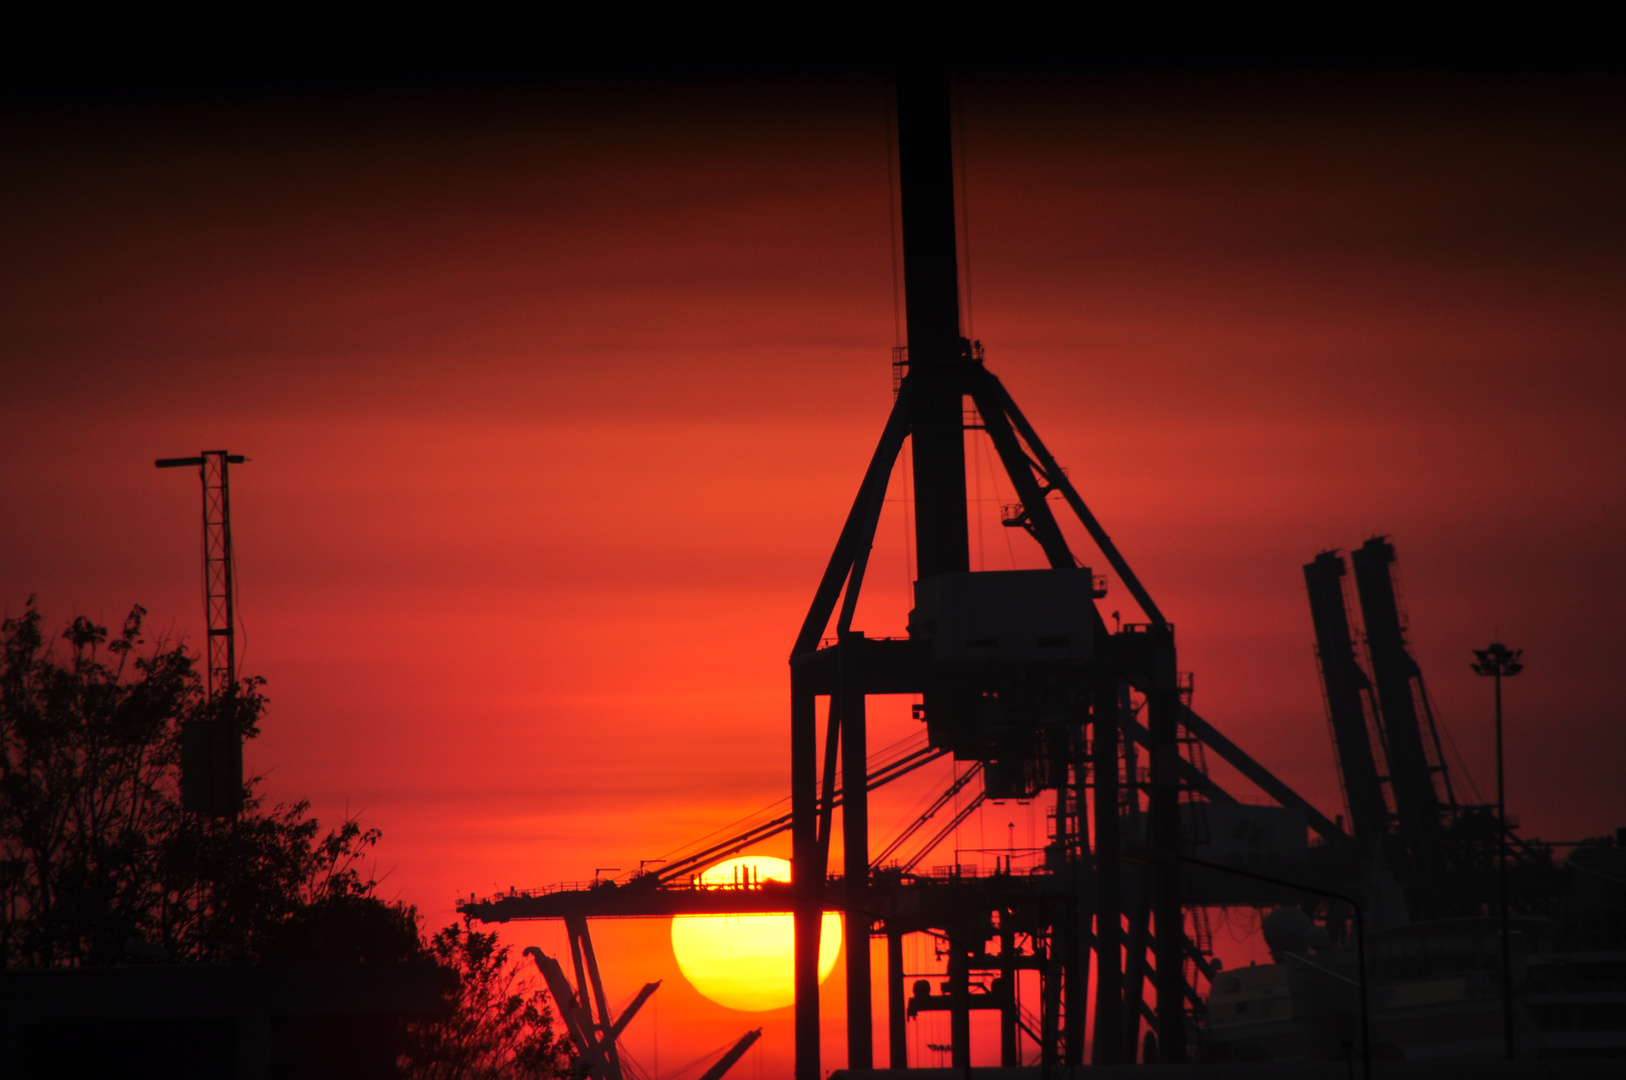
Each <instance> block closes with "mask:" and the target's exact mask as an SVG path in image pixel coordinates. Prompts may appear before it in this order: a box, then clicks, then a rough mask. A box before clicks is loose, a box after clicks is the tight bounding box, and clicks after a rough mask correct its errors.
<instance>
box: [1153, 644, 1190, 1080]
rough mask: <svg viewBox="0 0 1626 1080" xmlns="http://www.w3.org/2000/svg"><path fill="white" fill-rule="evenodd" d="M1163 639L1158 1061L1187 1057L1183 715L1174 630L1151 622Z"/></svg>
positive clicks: (1157, 757)
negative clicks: (1182, 873) (1182, 865)
mask: <svg viewBox="0 0 1626 1080" xmlns="http://www.w3.org/2000/svg"><path fill="white" fill-rule="evenodd" d="M1154 631H1155V632H1157V633H1159V635H1160V637H1161V638H1162V640H1161V641H1160V642H1158V645H1157V648H1156V649H1155V650H1154V652H1153V659H1152V680H1151V687H1150V689H1149V691H1148V693H1147V695H1146V707H1147V713H1148V717H1147V719H1148V723H1147V727H1148V729H1149V731H1150V734H1151V743H1152V745H1151V752H1152V753H1151V757H1152V798H1151V806H1150V808H1149V812H1148V817H1149V819H1150V820H1149V821H1148V822H1147V824H1148V825H1149V826H1150V828H1151V844H1150V847H1151V855H1152V867H1151V879H1152V880H1151V886H1152V922H1153V928H1152V934H1153V946H1152V949H1153V967H1154V968H1155V969H1156V977H1157V982H1156V987H1157V1045H1158V1061H1159V1063H1170V1064H1179V1063H1181V1062H1183V1061H1185V1059H1186V1054H1185V1049H1186V1045H1185V1044H1186V1024H1185V1015H1186V1002H1185V981H1186V980H1185V955H1184V948H1183V946H1184V944H1185V940H1186V929H1185V913H1184V911H1183V910H1182V908H1181V906H1180V862H1179V857H1180V772H1179V767H1180V745H1179V741H1178V736H1179V729H1178V725H1179V722H1180V717H1181V715H1182V708H1181V704H1180V694H1179V690H1178V688H1177V685H1176V679H1175V659H1174V633H1173V630H1172V628H1171V627H1169V626H1168V625H1166V624H1165V625H1164V626H1162V627H1157V628H1154Z"/></svg>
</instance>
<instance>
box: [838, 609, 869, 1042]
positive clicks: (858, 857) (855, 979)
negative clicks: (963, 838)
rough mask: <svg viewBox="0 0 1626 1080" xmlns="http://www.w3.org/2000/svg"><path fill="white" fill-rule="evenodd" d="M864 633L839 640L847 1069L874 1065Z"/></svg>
mask: <svg viewBox="0 0 1626 1080" xmlns="http://www.w3.org/2000/svg"><path fill="white" fill-rule="evenodd" d="M862 641H863V634H861V633H856V632H852V631H848V632H846V633H844V634H842V635H841V641H840V645H839V648H840V649H841V655H840V657H839V658H838V664H839V666H838V670H839V672H840V674H839V678H840V682H841V686H840V695H841V776H842V781H841V843H842V876H843V878H844V879H845V881H844V883H845V885H846V893H847V911H846V914H845V916H844V917H843V919H842V926H843V928H844V929H845V931H846V939H847V940H846V949H847V1067H848V1068H849V1069H870V1068H873V1067H874V1065H875V1033H874V1020H873V1018H872V1014H871V1006H870V985H869V979H870V964H869V928H870V917H869V914H868V912H869V774H868V769H869V765H868V740H867V737H866V735H865V722H864V713H865V703H864V688H863V682H862V677H861V673H860V672H858V671H856V670H855V668H857V667H858V665H859V663H860V661H859V654H858V651H857V650H859V649H861V648H862V647H863V645H862Z"/></svg>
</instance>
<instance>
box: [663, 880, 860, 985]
mask: <svg viewBox="0 0 1626 1080" xmlns="http://www.w3.org/2000/svg"><path fill="white" fill-rule="evenodd" d="M747 874H749V875H750V876H751V877H754V878H756V879H757V880H760V881H789V880H790V863H788V862H786V861H785V860H784V859H775V858H772V857H771V856H765V855H746V856H742V857H741V858H737V859H729V860H728V861H727V862H721V863H718V864H717V865H716V866H713V867H712V868H711V869H709V870H707V871H706V872H705V873H703V874H701V875H700V880H701V881H702V882H704V883H706V884H712V885H723V884H728V883H732V882H734V881H735V880H737V879H742V878H745V877H746V875H747ZM795 942H796V927H795V921H794V920H793V919H792V917H791V916H789V915H680V916H678V917H676V918H674V919H673V920H672V953H673V955H675V956H676V957H677V963H678V970H679V971H681V972H683V977H684V978H685V979H687V980H689V984H690V985H691V986H693V987H694V988H695V989H696V990H698V991H700V993H701V994H703V995H705V996H706V997H707V998H710V999H711V1000H712V1001H715V1002H716V1003H717V1004H719V1005H723V1006H726V1007H727V1008H730V1009H741V1010H743V1011H745V1012H766V1011H767V1010H769V1009H782V1008H784V1007H786V1006H787V1005H790V1004H792V1003H793V1002H794V1001H795V1000H796V991H795V986H794V969H795V960H794V949H795ZM840 952H841V916H840V915H838V914H836V913H835V912H833V911H826V912H825V913H824V920H823V922H822V923H821V924H820V931H819V981H820V982H823V981H824V980H825V978H826V977H828V976H829V974H830V972H831V971H832V970H833V969H834V968H835V966H836V956H837V955H838V954H839V953H840Z"/></svg>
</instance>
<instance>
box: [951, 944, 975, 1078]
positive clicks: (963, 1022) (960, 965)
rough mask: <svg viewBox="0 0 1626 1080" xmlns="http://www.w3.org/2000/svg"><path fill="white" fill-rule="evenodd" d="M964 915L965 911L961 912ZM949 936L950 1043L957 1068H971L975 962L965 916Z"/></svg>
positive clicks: (954, 1064)
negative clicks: (972, 977) (968, 950)
mask: <svg viewBox="0 0 1626 1080" xmlns="http://www.w3.org/2000/svg"><path fill="white" fill-rule="evenodd" d="M961 914H962V916H963V914H964V913H961ZM959 921H960V923H961V925H959V926H956V927H955V928H954V932H953V933H952V934H951V935H950V939H949V963H948V976H949V1042H950V1043H951V1044H953V1048H954V1049H953V1051H952V1052H951V1054H950V1064H952V1065H953V1066H954V1067H955V1068H956V1069H969V1068H971V963H970V957H969V956H968V954H967V951H966V942H965V927H964V919H963V917H962V919H961V920H959Z"/></svg>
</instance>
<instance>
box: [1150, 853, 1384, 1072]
mask: <svg viewBox="0 0 1626 1080" xmlns="http://www.w3.org/2000/svg"><path fill="white" fill-rule="evenodd" d="M1174 857H1175V858H1176V859H1178V860H1179V861H1181V862H1183V863H1190V864H1191V865H1192V866H1202V867H1206V868H1207V869H1209V870H1218V871H1220V872H1221V873H1225V874H1235V875H1236V876H1237V877H1243V878H1252V879H1253V880H1254V881H1263V882H1264V883H1265V884H1267V885H1279V886H1281V887H1283V888H1288V889H1298V890H1300V891H1301V892H1307V893H1315V894H1316V895H1318V896H1328V897H1331V898H1332V899H1334V900H1342V901H1343V902H1344V903H1346V904H1348V905H1349V906H1350V909H1351V910H1352V911H1354V912H1355V965H1356V966H1355V974H1356V978H1357V979H1358V983H1357V989H1358V991H1359V994H1360V1025H1361V1076H1362V1077H1364V1078H1365V1080H1372V1035H1371V1029H1370V1027H1369V1025H1368V1022H1367V1018H1366V918H1365V914H1364V913H1363V911H1362V910H1361V904H1360V901H1358V900H1356V899H1355V898H1354V897H1353V896H1345V895H1344V894H1343V893H1338V892H1333V891H1332V890H1331V889H1323V888H1321V887H1320V886H1317V885H1306V884H1305V883H1304V882H1302V881H1288V880H1287V879H1286V878H1279V877H1271V876H1270V875H1269V874H1257V873H1254V872H1253V871H1252V870H1244V869H1242V868H1241V867H1239V866H1226V865H1225V864H1224V863H1216V862H1209V861H1208V860H1207V859H1199V858H1196V857H1194V856H1191V855H1176V856H1174ZM1118 858H1119V859H1121V860H1122V861H1124V862H1126V863H1138V864H1140V865H1143V866H1144V865H1150V864H1151V863H1152V862H1153V861H1155V857H1151V858H1149V857H1146V856H1141V855H1119V856H1118Z"/></svg>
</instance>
